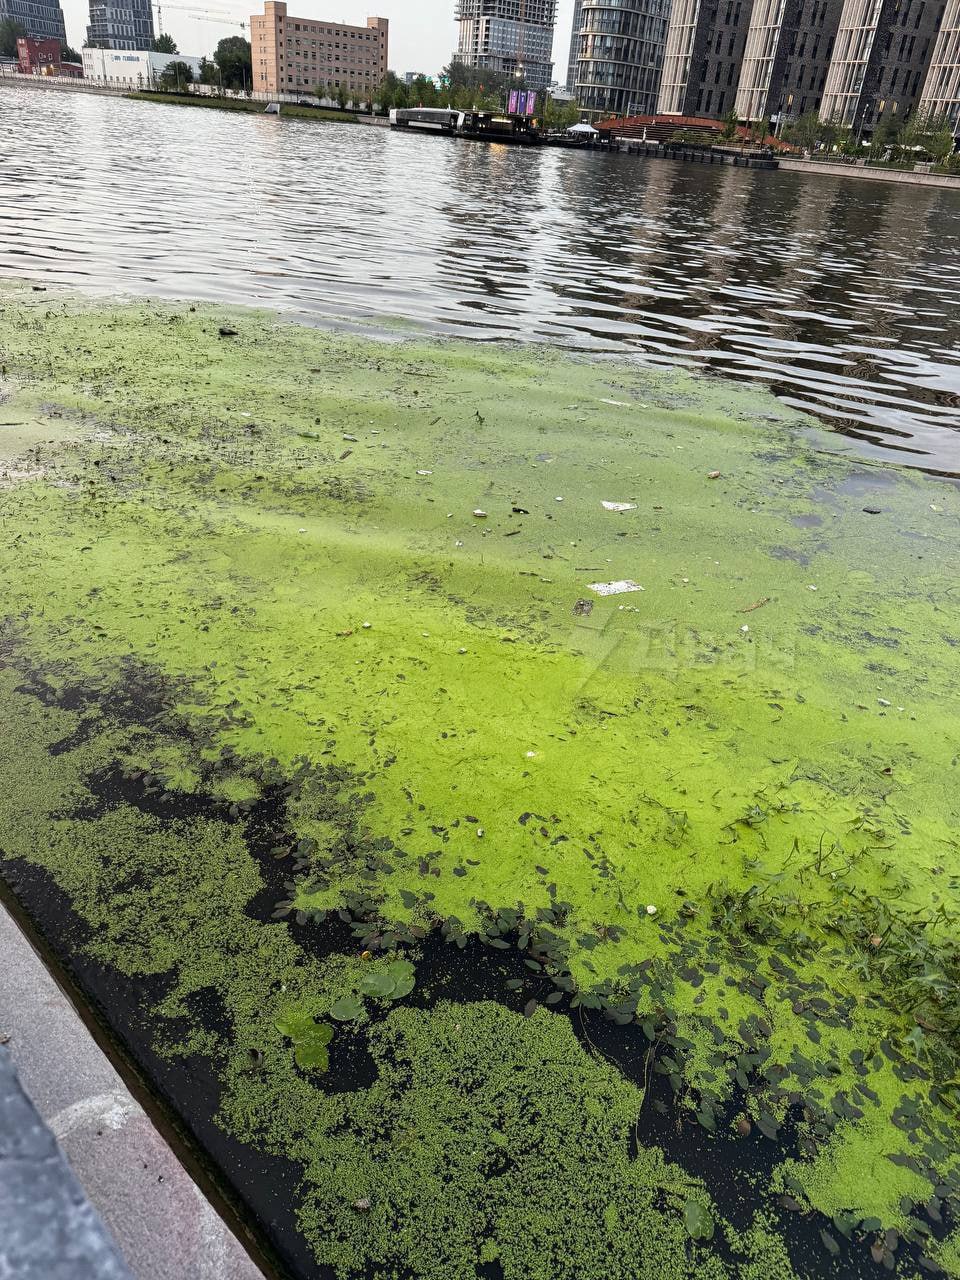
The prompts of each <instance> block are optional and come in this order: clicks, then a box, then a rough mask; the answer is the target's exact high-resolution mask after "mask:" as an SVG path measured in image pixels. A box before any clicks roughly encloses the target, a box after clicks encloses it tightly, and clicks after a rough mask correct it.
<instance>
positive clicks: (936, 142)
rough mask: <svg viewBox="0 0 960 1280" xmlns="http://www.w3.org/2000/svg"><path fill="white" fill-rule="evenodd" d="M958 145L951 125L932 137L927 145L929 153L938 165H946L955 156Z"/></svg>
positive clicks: (940, 129)
mask: <svg viewBox="0 0 960 1280" xmlns="http://www.w3.org/2000/svg"><path fill="white" fill-rule="evenodd" d="M956 144H957V140H956V138H955V137H954V136H953V130H952V129H951V128H950V126H949V125H946V126H945V127H941V128H939V129H938V130H937V131H936V133H934V134H932V135H931V137H930V141H929V143H928V144H927V151H928V152H929V153H930V155H931V157H932V158H933V159H934V160H936V162H937V164H946V163H947V161H948V160H949V159H950V157H951V156H952V155H953V153H954V149H955V148H956Z"/></svg>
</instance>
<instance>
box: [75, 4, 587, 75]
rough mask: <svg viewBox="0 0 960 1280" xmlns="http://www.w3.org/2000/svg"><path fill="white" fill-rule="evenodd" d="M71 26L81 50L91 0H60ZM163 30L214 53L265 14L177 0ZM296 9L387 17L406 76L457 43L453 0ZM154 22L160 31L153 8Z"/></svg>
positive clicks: (196, 50)
mask: <svg viewBox="0 0 960 1280" xmlns="http://www.w3.org/2000/svg"><path fill="white" fill-rule="evenodd" d="M177 3H179V4H180V5H182V6H183V8H184V9H185V8H188V7H189V8H190V9H192V10H197V9H200V10H203V9H206V7H207V6H206V5H204V4H203V0H200V3H199V4H188V0H177ZM573 3H574V0H558V5H557V25H556V30H555V33H554V46H553V62H554V78H555V79H557V80H559V81H561V82H562V81H563V80H564V79H565V75H566V72H565V69H566V63H567V54H568V49H569V44H570V31H571V27H572V23H573ZM62 6H63V13H64V18H65V20H66V26H67V43H68V44H71V45H73V46H74V47H75V48H77V49H79V48H80V47H81V45H82V44H83V41H84V39H85V37H86V31H87V26H88V25H89V22H90V11H89V3H88V0H62ZM161 8H162V10H163V30H164V31H165V32H167V33H169V34H170V35H171V36H172V37H173V39H174V40H175V41H176V42H177V45H178V47H179V48H180V50H181V51H182V52H183V53H186V54H196V55H202V54H207V55H209V54H210V53H212V52H213V50H214V49H215V48H216V45H217V42H218V41H219V40H222V39H223V38H224V37H225V36H234V35H240V34H244V35H246V37H247V39H249V30H248V31H246V32H242V31H241V29H240V28H239V27H238V26H237V25H236V23H231V22H230V21H229V18H230V17H235V18H236V20H237V22H246V23H247V24H249V21H250V17H251V15H252V14H253V13H254V12H255V11H259V12H262V9H263V6H262V4H258V3H249V0H248V2H247V3H244V0H211V5H210V12H211V13H213V12H216V13H218V14H219V13H223V14H226V15H227V20H225V21H223V22H216V21H203V20H201V19H198V18H193V17H191V16H190V15H189V14H187V13H185V12H183V10H182V9H180V8H178V7H177V5H176V4H173V3H172V4H171V5H163V4H162V2H161ZM296 8H297V9H298V11H300V12H302V13H303V15H304V16H305V17H316V18H325V19H329V20H330V21H335V22H347V23H354V24H359V25H361V26H362V25H363V24H364V23H365V22H366V20H367V18H368V17H383V18H388V19H389V21H390V31H391V38H390V43H391V52H390V70H391V71H396V72H397V74H398V75H401V76H402V75H403V73H404V72H406V71H425V72H426V73H427V74H429V75H435V74H436V73H438V72H439V71H440V70H441V69H442V68H443V67H445V66H446V65H447V64H448V63H449V62H450V59H451V57H452V56H453V53H454V51H455V49H456V47H457V24H456V22H455V20H454V9H455V4H454V0H330V3H327V0H299V3H298V4H297V5H296ZM154 25H155V26H156V27H157V30H158V31H159V24H157V21H156V8H154Z"/></svg>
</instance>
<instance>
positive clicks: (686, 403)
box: [0, 288, 960, 1280]
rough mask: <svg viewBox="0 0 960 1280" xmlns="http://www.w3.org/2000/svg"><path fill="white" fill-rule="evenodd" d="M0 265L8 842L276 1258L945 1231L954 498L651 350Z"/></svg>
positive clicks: (16, 881)
mask: <svg viewBox="0 0 960 1280" xmlns="http://www.w3.org/2000/svg"><path fill="white" fill-rule="evenodd" d="M0 302H2V307H0V350H2V352H3V366H4V374H3V376H4V384H3V385H4V392H5V396H4V400H3V402H2V403H0V572H2V581H3V586H4V591H3V601H4V603H3V609H2V632H0V660H2V667H0V706H2V717H3V744H2V751H0V857H2V859H3V861H2V864H0V865H2V867H3V869H4V876H5V878H6V879H7V880H8V882H9V884H11V885H13V886H15V889H16V892H17V893H18V894H19V897H20V900H21V902H22V904H23V906H24V908H25V909H26V911H27V912H28V913H29V914H30V915H31V916H32V917H33V919H34V920H35V922H37V924H38V926H39V927H40V928H41V929H42V930H43V931H44V932H45V933H46V934H47V937H48V941H49V942H50V943H51V945H52V946H53V947H54V949H55V950H56V951H57V952H58V953H59V954H60V955H61V956H62V957H63V958H64V963H66V964H69V965H71V966H73V969H74V971H76V972H78V973H79V974H80V975H81V980H83V975H87V978H88V980H89V981H90V982H92V981H93V979H92V978H91V977H90V975H93V974H99V975H100V978H99V979H98V981H99V982H100V983H101V986H100V988H99V989H98V991H97V992H93V993H92V994H93V995H96V996H97V997H98V998H100V999H102V1000H103V1002H104V1004H105V1008H104V1010H103V1014H104V1016H105V1017H106V1018H107V1019H108V1020H109V1021H110V1022H111V1023H112V1024H113V1027H114V1030H115V1031H116V1033H117V1034H118V1035H119V1036H120V1037H121V1038H125V1039H126V1040H127V1041H128V1042H130V1043H135V1044H139V1045H140V1046H141V1050H142V1053H141V1059H142V1062H141V1065H142V1066H143V1067H144V1069H145V1070H146V1071H147V1072H148V1074H150V1075H151V1077H152V1078H153V1079H154V1081H155V1082H156V1081H157V1080H158V1079H159V1078H160V1077H162V1078H163V1081H164V1082H165V1084H164V1089H165V1090H166V1092H168V1093H169V1094H170V1095H171V1096H172V1099H173V1102H174V1104H175V1105H176V1106H178V1107H179V1108H180V1110H181V1112H182V1115H183V1118H184V1121H185V1123H186V1124H187V1126H188V1127H192V1128H193V1130H194V1132H195V1133H196V1132H199V1133H201V1136H202V1133H203V1126H202V1125H201V1124H200V1123H199V1122H197V1121H196V1117H193V1116H192V1115H191V1109H192V1108H194V1107H196V1106H197V1105H198V1104H197V1097H198V1096H199V1094H200V1093H201V1092H202V1089H201V1088H200V1086H199V1085H198V1083H197V1082H198V1080H199V1079H200V1076H201V1075H202V1076H203V1078H204V1079H206V1080H207V1081H208V1082H211V1083H210V1089H212V1094H211V1096H212V1097H213V1099H214V1105H215V1109H216V1125H217V1127H218V1128H217V1132H219V1133H221V1134H222V1135H223V1143H220V1144H218V1143H217V1142H214V1141H212V1140H211V1141H209V1142H208V1143H207V1145H208V1146H209V1147H210V1148H211V1150H212V1151H213V1154H214V1156H215V1158H216V1159H217V1160H218V1162H219V1164H220V1166H221V1169H220V1172H221V1175H222V1177H223V1179H224V1183H225V1185H229V1186H230V1187H231V1189H232V1191H233V1193H235V1194H236V1195H237V1196H239V1198H240V1200H241V1202H242V1203H243V1204H245V1205H246V1206H247V1209H248V1211H249V1213H250V1214H251V1215H252V1216H254V1217H256V1218H257V1219H258V1222H257V1223H256V1227H257V1230H258V1231H259V1232H260V1234H261V1236H262V1238H263V1239H265V1240H267V1241H268V1243H269V1245H270V1246H271V1247H272V1249H273V1250H274V1253H275V1257H276V1259H278V1265H280V1266H282V1267H286V1268H287V1270H289V1271H291V1272H296V1273H298V1274H301V1275H318V1276H336V1277H341V1278H343V1280H354V1278H359V1277H367V1276H369V1277H383V1278H386V1277H414V1278H415V1280H421V1278H422V1280H462V1278H463V1280H466V1278H472V1277H475V1276H484V1277H491V1278H496V1277H503V1280H561V1278H563V1277H570V1278H573V1277H576V1278H577V1280H593V1278H597V1280H600V1278H601V1277H603V1278H607V1277H613V1278H617V1277H623V1278H624V1280H627V1278H629V1280H640V1278H644V1277H648V1276H657V1277H669V1278H674V1277H684V1276H691V1277H692V1276H697V1277H701V1276H702V1277H717V1278H718V1280H719V1278H720V1277H734V1276H742V1277H749V1278H752V1280H765V1278H766V1277H771V1278H772V1277H789V1276H791V1275H793V1276H798V1277H799V1276H820V1275H838V1276H839V1275H844V1276H853V1275H860V1274H871V1273H872V1271H873V1270H874V1269H876V1268H877V1267H880V1268H881V1269H883V1268H884V1267H886V1268H888V1269H890V1270H894V1271H897V1272H898V1273H899V1274H901V1275H909V1276H913V1275H922V1274H936V1273H938V1272H939V1273H946V1274H949V1275H954V1276H956V1275H960V1237H956V1238H955V1237H954V1235H953V1229H952V1221H953V1214H954V1209H955V1206H956V1204H957V1202H958V1197H960V1161H958V1158H957V1152H956V1145H957V1144H956V1137H957V1132H958V1123H957V1119H956V1107H957V1104H958V1102H960V1086H958V1083H957V1075H958V1066H957V1048H958V1039H957V1035H958V1027H960V1002H958V999H957V986H956V979H957V968H958V965H957V909H958V898H960V881H958V872H960V861H958V858H957V839H956V829H957V808H958V799H957V794H956V787H955V777H956V769H957V756H956V750H957V742H958V727H960V726H958V712H957V706H956V699H955V696H954V663H955V653H956V648H957V645H958V643H960V630H958V627H957V622H956V611H955V608H954V607H953V604H954V596H955V586H954V577H953V571H954V566H955V563H956V556H957V550H958V543H960V536H958V528H960V526H958V517H960V495H958V493H957V491H956V489H955V488H954V487H953V486H952V485H951V484H950V483H949V482H946V481H943V480H939V479H935V478H931V477H926V476H923V475H920V474H918V473H916V472H911V473H907V472H898V471H896V470H894V469H891V468H879V467H874V466H869V465H867V464H864V463H862V462H860V461H857V460H856V459H852V458H849V457H843V456H838V454H837V453H836V447H837V440H836V438H835V437H829V436H827V435H826V434H825V433H823V432H822V431H821V430H820V429H819V428H818V427H816V426H815V425H814V424H812V423H810V422H807V421H801V420H797V419H790V420H787V419H786V418H785V416H784V410H783V407H782V406H781V405H779V404H778V402H776V401H775V400H773V399H772V398H771V397H769V396H767V395H765V394H760V393H756V392H751V391H748V390H745V389H742V388H739V387H735V386H733V385H731V384H728V383H721V382H714V381H706V380H697V379H693V378H691V377H689V376H687V375H684V374H682V373H670V374H666V373H663V372H655V373H654V372H649V371H644V370H642V369H639V368H636V367H631V366H626V365H618V364H613V363H604V362H593V363H588V362H581V361H575V360H572V359H569V358H567V357H565V356H562V355H560V354H558V353H556V352H548V351H531V350H530V349H529V348H525V349H523V350H514V349H506V348H502V347H496V346H492V345H490V346H478V345H472V346H468V345H459V344H440V343H436V342H428V341H426V340H423V339H420V338H417V337H408V338H406V339H404V340H403V341H391V342H377V341H373V340H361V339H358V338H354V337H344V336H338V335H331V334H328V333H324V332H320V331H318V330H315V329H307V328H301V327H297V326H293V325H289V324H283V323H280V322H279V321H278V320H277V319H276V318H275V317H273V316H270V315H266V314H262V313H255V312H230V313H226V312H224V311H222V310H216V309H213V308H210V307H206V306H199V305H198V306H196V307H188V306H187V305H186V304H184V305H182V306H179V307H177V306H164V307H161V306H152V305H151V306H134V305H123V306H119V305H116V306H106V305H102V304H101V305H96V306H94V305H93V304H87V303H84V302H82V301H81V300H78V299H76V298H72V297H60V296H57V297H54V296H53V295H49V294H44V295H40V294H36V293H33V292H29V291H26V290H21V289H15V288H14V289H7V290H6V291H4V293H3V294H2V297H0ZM51 904H56V905H55V909H54V907H53V906H51ZM104 975H107V978H104ZM104 983H105V984H106V985H105V986H104ZM104 990H110V991H112V992H114V994H115V997H116V998H115V999H114V1000H113V1001H112V1002H111V1000H110V999H109V998H104V997H103V995H102V993H103V991H104ZM205 1132H206V1133H207V1134H208V1135H209V1133H210V1132H211V1130H210V1127H209V1126H208V1127H207V1129H206V1131H205ZM230 1152H232V1153H233V1155H232V1156H231V1155H230V1154H229V1153H230ZM224 1153H227V1154H224ZM271 1179H273V1181H272V1182H271ZM267 1184H269V1186H270V1188H271V1194H272V1195H273V1196H274V1201H276V1198H277V1196H276V1193H277V1187H279V1186H281V1185H282V1186H283V1187H284V1188H285V1190H284V1194H283V1201H284V1202H283V1204H282V1205H279V1206H278V1205H277V1204H276V1203H275V1202H273V1203H271V1202H270V1201H268V1200H266V1199H265V1196H264V1186H266V1185H267Z"/></svg>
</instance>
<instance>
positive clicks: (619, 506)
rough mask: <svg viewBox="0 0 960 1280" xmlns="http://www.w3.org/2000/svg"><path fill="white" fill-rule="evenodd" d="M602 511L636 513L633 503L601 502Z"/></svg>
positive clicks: (635, 506)
mask: <svg viewBox="0 0 960 1280" xmlns="http://www.w3.org/2000/svg"><path fill="white" fill-rule="evenodd" d="M600 505H601V507H603V509H604V511H636V509H637V504H636V503H635V502H601V503H600Z"/></svg>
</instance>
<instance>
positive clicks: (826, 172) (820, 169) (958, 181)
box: [780, 157, 960, 191]
mask: <svg viewBox="0 0 960 1280" xmlns="http://www.w3.org/2000/svg"><path fill="white" fill-rule="evenodd" d="M780 168H781V169H783V170H786V171H791V170H792V171H793V172H795V173H819V174H822V175H823V177H825V178H865V179H866V180H867V181H868V182H899V183H906V185H907V186H911V187H948V188H949V189H950V190H951V191H960V178H954V177H953V176H952V175H950V174H947V173H910V172H906V171H905V170H903V169H871V168H869V167H868V166H867V165H863V164H836V163H834V162H832V161H830V160H794V159H792V158H783V157H781V158H780Z"/></svg>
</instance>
